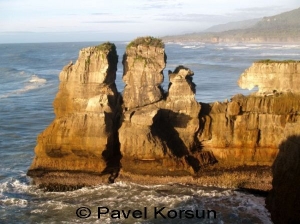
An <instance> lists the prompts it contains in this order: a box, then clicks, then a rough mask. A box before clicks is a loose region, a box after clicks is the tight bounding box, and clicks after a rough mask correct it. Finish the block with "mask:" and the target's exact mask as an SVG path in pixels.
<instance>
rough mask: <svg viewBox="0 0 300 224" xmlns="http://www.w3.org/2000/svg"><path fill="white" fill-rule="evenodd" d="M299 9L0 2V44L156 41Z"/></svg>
mask: <svg viewBox="0 0 300 224" xmlns="http://www.w3.org/2000/svg"><path fill="white" fill-rule="evenodd" d="M299 7H300V0H206V1H204V0H202V1H201V0H0V43H35V42H74V41H127V40H132V39H134V38H136V37H138V36H146V35H147V36H148V35H150V36H154V37H161V36H166V35H176V34H185V33H193V32H199V31H202V30H204V29H207V28H209V27H211V26H213V25H217V24H224V23H227V22H234V21H241V20H247V19H253V18H262V17H264V16H272V15H276V14H279V13H282V12H285V11H289V10H293V9H296V8H299Z"/></svg>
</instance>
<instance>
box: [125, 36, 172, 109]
mask: <svg viewBox="0 0 300 224" xmlns="http://www.w3.org/2000/svg"><path fill="white" fill-rule="evenodd" d="M166 58H167V57H166V54H165V50H164V45H163V43H162V42H161V41H160V40H158V39H155V38H151V37H147V38H138V39H136V40H134V41H133V42H131V43H130V44H129V45H128V46H127V48H126V53H125V54H124V57H123V66H124V74H123V81H124V82H125V84H126V85H125V88H124V92H123V98H124V106H125V108H126V109H130V108H136V107H141V106H145V105H149V104H152V103H154V102H158V101H160V100H162V98H163V90H162V88H161V86H160V84H161V83H162V82H163V80H164V76H163V69H164V68H165V66H166Z"/></svg>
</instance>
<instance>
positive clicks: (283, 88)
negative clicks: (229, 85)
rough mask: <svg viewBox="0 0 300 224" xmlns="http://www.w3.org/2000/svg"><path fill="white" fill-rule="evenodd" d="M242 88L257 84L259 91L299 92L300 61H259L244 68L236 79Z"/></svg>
mask: <svg viewBox="0 0 300 224" xmlns="http://www.w3.org/2000/svg"><path fill="white" fill-rule="evenodd" d="M238 84H239V86H240V87H241V88H242V89H249V90H251V89H253V88H254V87H255V86H258V89H259V91H258V92H259V93H262V94H274V93H283V92H291V93H298V94H299V93H300V88H299V85H300V63H299V62H296V61H271V60H265V61H259V62H256V63H253V65H252V66H251V67H250V68H248V69H246V70H245V72H244V73H243V74H242V75H241V77H240V79H239V80H238Z"/></svg>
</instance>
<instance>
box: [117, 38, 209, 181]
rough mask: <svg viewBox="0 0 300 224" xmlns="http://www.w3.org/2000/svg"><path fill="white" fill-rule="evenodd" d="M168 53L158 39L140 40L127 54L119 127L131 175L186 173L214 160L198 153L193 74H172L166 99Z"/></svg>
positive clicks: (180, 70)
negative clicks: (164, 72)
mask: <svg viewBox="0 0 300 224" xmlns="http://www.w3.org/2000/svg"><path fill="white" fill-rule="evenodd" d="M165 60H166V55H165V53H164V49H163V45H162V43H161V42H160V41H159V40H158V39H155V38H138V39H136V40H135V41H133V42H132V43H130V44H129V45H128V47H127V49H126V53H125V55H124V60H123V65H124V76H123V80H124V81H125V83H126V86H125V89H124V95H123V100H124V107H125V110H126V111H125V112H124V113H123V120H122V126H121V128H120V129H119V140H120V151H121V153H122V170H123V171H125V172H130V173H133V174H151V175H157V176H160V175H183V174H187V173H195V172H198V171H199V169H200V167H201V166H203V165H204V164H210V163H214V162H215V158H214V157H213V156H212V155H211V154H210V152H200V151H201V147H200V143H199V141H198V139H197V138H196V133H197V131H198V130H199V118H198V116H199V112H200V105H199V103H198V102H197V101H196V100H195V88H194V87H195V84H194V83H192V78H191V76H192V75H193V72H192V71H190V70H189V69H187V68H184V67H183V66H180V67H178V68H177V69H175V71H174V72H173V73H170V74H169V78H170V86H169V90H168V93H167V94H166V96H164V95H163V92H162V90H161V87H160V84H161V83H162V81H163V74H162V70H163V68H164V67H165Z"/></svg>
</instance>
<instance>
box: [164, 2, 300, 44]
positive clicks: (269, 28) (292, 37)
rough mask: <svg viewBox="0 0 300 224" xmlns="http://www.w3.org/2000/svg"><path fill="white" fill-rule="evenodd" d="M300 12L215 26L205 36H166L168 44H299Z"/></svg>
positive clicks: (193, 34) (197, 34)
mask: <svg viewBox="0 0 300 224" xmlns="http://www.w3.org/2000/svg"><path fill="white" fill-rule="evenodd" d="M299 18H300V8H298V9H294V10H292V11H288V12H284V13H281V14H278V15H274V16H269V17H264V18H262V19H251V20H245V21H240V22H232V23H227V24H221V25H217V26H213V27H211V28H209V29H207V30H206V31H203V32H195V33H188V34H183V35H176V36H165V37H163V38H162V39H163V41H165V42H205V43H224V42H242V43H281V42H284V43H300V20H299Z"/></svg>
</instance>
